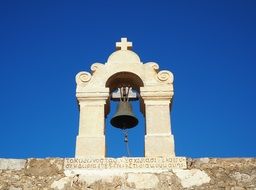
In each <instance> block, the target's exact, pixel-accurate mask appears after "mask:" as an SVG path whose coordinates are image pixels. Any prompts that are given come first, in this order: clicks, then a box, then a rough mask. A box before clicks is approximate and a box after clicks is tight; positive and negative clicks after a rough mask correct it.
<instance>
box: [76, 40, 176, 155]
mask: <svg viewBox="0 0 256 190" xmlns="http://www.w3.org/2000/svg"><path fill="white" fill-rule="evenodd" d="M76 83H77V87H76V97H77V100H78V104H79V110H80V120H79V134H78V136H77V140H76V154H75V156H76V157H84V158H105V157H106V143H105V126H106V123H105V118H106V116H107V115H108V113H109V109H110V100H114V101H119V108H118V111H119V113H117V114H116V115H115V117H114V118H112V120H111V124H112V125H113V126H114V127H118V128H121V129H122V128H123V129H124V128H131V127H136V125H137V123H138V122H139V121H138V119H137V118H136V117H135V116H134V115H133V114H132V112H131V107H130V102H129V101H133V100H136V101H140V110H141V112H142V113H143V115H144V117H145V157H174V156H175V151H174V137H173V135H172V132H171V116H170V110H171V109H170V107H171V102H172V101H171V100H172V97H173V74H172V73H171V72H170V71H167V70H162V71H159V66H158V64H157V63H155V62H148V63H142V62H141V60H140V58H139V56H138V55H137V54H136V53H135V52H133V51H132V42H128V41H127V38H122V39H121V42H117V43H116V51H115V52H113V53H112V54H111V55H110V56H109V58H108V60H107V62H106V63H105V64H102V63H94V64H92V65H91V72H90V73H89V72H85V71H82V72H79V73H78V74H77V75H76ZM120 110H121V111H120ZM124 110H125V111H124ZM127 110H128V113H127ZM129 110H130V111H129ZM120 112H121V113H120ZM124 112H125V113H124ZM124 116H125V117H124Z"/></svg>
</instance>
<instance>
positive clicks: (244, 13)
mask: <svg viewBox="0 0 256 190" xmlns="http://www.w3.org/2000/svg"><path fill="white" fill-rule="evenodd" d="M255 10H256V1H254V0H240V1H237V0H233V1H231V0H230V1H225V0H219V1H216V0H212V1H205V0H201V1H190V0H188V1H185V0H184V1H183V0H177V1H171V0H168V1H167V0H166V1H165V0H164V1H153V0H152V1H151V0H147V1H135V0H131V1H111V0H110V1H86V0H80V1H79V0H77V1H65V0H61V1H57V0H39V1H33V0H31V1H26V0H24V1H18V0H17V1H13V0H8V1H7V0H1V1H0V27H1V29H0V66H1V67H0V87H1V93H0V129H1V130H0V157H7V158H26V157H73V156H74V152H75V140H76V135H77V133H78V119H79V112H78V107H77V104H76V98H75V87H76V84H75V75H76V74H77V73H78V72H79V71H82V70H85V71H89V70H90V65H91V64H92V63H94V62H102V63H104V62H106V60H107V58H108V56H109V54H110V53H112V52H113V51H114V49H115V42H116V41H118V40H120V38H121V37H128V40H130V41H132V42H133V45H134V48H133V50H134V51H135V52H137V53H138V54H139V56H140V57H141V60H142V61H143V62H148V61H155V62H157V63H159V65H160V68H161V69H167V70H170V71H172V72H173V73H174V78H175V79H174V80H175V81H174V89H175V97H174V103H173V111H172V132H173V134H174V136H175V143H176V154H177V155H178V156H187V157H255V156H256V11H255ZM113 111H114V110H113V109H112V112H111V114H113ZM137 114H138V113H137ZM139 117H140V124H139V126H138V127H137V129H134V130H131V131H130V148H131V153H132V155H133V156H142V154H143V130H144V126H143V119H142V118H141V116H139ZM106 131H107V145H108V156H113V157H116V156H122V155H125V153H124V145H123V142H122V136H121V133H120V131H118V130H115V129H111V126H110V124H109V117H108V120H107V130H106Z"/></svg>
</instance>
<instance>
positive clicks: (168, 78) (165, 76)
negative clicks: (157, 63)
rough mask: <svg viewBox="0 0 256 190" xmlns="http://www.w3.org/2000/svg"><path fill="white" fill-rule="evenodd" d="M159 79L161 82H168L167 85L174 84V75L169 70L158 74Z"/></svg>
mask: <svg viewBox="0 0 256 190" xmlns="http://www.w3.org/2000/svg"><path fill="white" fill-rule="evenodd" d="M157 78H158V80H160V81H161V82H166V83H169V84H171V83H173V74H172V73H171V72H170V71H167V70H162V71H160V72H158V73H157Z"/></svg>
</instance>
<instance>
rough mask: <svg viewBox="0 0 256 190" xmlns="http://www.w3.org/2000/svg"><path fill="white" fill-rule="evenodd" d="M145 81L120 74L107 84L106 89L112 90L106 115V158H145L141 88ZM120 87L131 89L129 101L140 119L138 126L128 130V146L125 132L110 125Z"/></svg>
mask: <svg viewBox="0 0 256 190" xmlns="http://www.w3.org/2000/svg"><path fill="white" fill-rule="evenodd" d="M143 86H144V84H143V81H142V80H141V78H140V77H139V76H137V75H136V74H134V73H131V72H119V73H116V74H114V75H112V76H111V77H110V78H109V79H108V80H107V82H106V87H108V88H109V89H110V99H109V104H108V106H109V109H108V110H109V114H108V112H107V113H106V114H108V115H107V117H106V128H105V134H106V156H107V157H123V156H127V157H128V156H130V157H143V156H144V149H145V147H144V135H145V119H144V116H143V114H142V113H141V111H140V110H141V108H140V107H141V101H140V87H143ZM120 87H130V88H131V89H132V92H133V93H131V94H129V95H130V96H129V98H130V99H129V101H130V102H131V104H132V108H133V109H132V110H133V113H134V115H136V117H137V118H138V120H139V122H138V125H137V126H135V127H134V128H131V129H128V130H127V131H128V146H129V147H127V144H126V142H125V134H124V130H122V129H119V128H116V127H113V126H112V125H111V124H110V120H111V118H113V116H114V115H115V113H116V111H117V105H118V103H119V102H120V100H119V99H118V89H119V88H120Z"/></svg>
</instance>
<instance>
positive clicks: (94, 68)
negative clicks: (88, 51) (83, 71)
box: [91, 63, 104, 73]
mask: <svg viewBox="0 0 256 190" xmlns="http://www.w3.org/2000/svg"><path fill="white" fill-rule="evenodd" d="M103 66H104V64H102V63H94V64H92V66H91V71H92V73H94V72H96V71H97V70H98V69H99V68H100V67H103Z"/></svg>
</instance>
